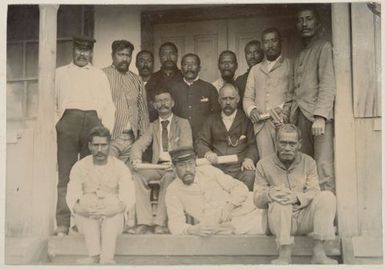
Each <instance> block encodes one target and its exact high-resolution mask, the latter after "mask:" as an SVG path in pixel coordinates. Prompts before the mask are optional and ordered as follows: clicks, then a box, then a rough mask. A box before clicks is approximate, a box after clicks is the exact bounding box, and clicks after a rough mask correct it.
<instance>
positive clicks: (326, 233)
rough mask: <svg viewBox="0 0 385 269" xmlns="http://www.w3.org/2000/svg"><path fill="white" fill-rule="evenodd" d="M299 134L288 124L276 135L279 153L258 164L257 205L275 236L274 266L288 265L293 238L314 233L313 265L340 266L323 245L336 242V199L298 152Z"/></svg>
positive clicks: (255, 200)
mask: <svg viewBox="0 0 385 269" xmlns="http://www.w3.org/2000/svg"><path fill="white" fill-rule="evenodd" d="M300 148H301V136H300V132H299V130H298V129H297V127H295V126H294V125H293V124H286V125H284V126H283V127H281V128H280V129H279V131H278V133H277V152H276V154H273V155H270V156H268V157H266V158H264V159H262V160H261V161H259V162H258V164H257V169H256V176H255V186H254V202H255V204H256V206H257V207H258V208H261V209H262V208H268V224H269V228H270V231H271V232H272V233H273V234H274V235H275V236H276V242H277V244H278V247H279V257H278V259H275V260H273V261H272V264H289V263H290V262H291V249H292V245H293V243H294V237H293V236H292V235H300V234H302V235H304V234H309V233H312V236H313V239H314V247H313V256H312V259H311V262H312V263H314V264H337V261H336V260H333V259H330V258H328V257H327V256H326V254H325V250H324V247H323V243H324V241H325V240H334V239H335V234H334V227H333V221H334V218H335V214H336V198H335V196H334V194H333V193H331V192H329V191H323V192H321V191H320V187H319V182H318V174H317V166H316V164H315V162H314V160H313V159H312V158H311V157H310V156H308V155H306V154H304V153H301V152H299V151H298V150H299V149H300Z"/></svg>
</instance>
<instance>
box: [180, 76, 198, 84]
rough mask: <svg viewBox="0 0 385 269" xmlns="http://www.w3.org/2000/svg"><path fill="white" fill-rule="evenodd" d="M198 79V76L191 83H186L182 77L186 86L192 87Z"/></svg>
mask: <svg viewBox="0 0 385 269" xmlns="http://www.w3.org/2000/svg"><path fill="white" fill-rule="evenodd" d="M198 79H199V76H197V77H196V78H195V79H194V80H193V81H192V82H188V81H187V80H186V79H185V78H184V77H183V81H184V82H185V83H186V84H187V85H189V86H191V85H193V84H194V82H195V81H197V80H198Z"/></svg>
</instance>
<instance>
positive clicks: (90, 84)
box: [55, 63, 115, 131]
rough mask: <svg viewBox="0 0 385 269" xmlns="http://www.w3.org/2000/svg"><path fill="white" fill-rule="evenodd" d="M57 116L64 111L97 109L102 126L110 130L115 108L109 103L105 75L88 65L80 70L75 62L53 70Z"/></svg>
mask: <svg viewBox="0 0 385 269" xmlns="http://www.w3.org/2000/svg"><path fill="white" fill-rule="evenodd" d="M55 88H56V89H55V90H56V102H57V103H56V107H57V110H56V112H57V117H58V119H60V117H61V116H62V115H63V113H64V111H65V110H66V109H80V110H96V112H97V114H98V117H99V118H100V119H101V121H102V123H103V125H104V126H105V127H107V128H108V129H109V130H110V131H112V129H113V127H114V122H115V105H114V102H113V101H112V96H111V91H110V84H109V82H108V79H107V76H106V75H105V74H104V72H103V71H102V70H100V69H97V68H95V67H93V66H92V65H91V64H88V65H86V66H84V67H79V66H77V65H75V64H74V63H70V64H69V65H65V66H62V67H59V68H57V69H56V81H55Z"/></svg>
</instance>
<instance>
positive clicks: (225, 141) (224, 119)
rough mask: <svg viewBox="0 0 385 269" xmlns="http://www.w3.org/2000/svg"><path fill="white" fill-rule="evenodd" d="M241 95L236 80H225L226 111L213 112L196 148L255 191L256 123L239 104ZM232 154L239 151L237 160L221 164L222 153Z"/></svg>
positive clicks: (223, 98) (221, 93)
mask: <svg viewBox="0 0 385 269" xmlns="http://www.w3.org/2000/svg"><path fill="white" fill-rule="evenodd" d="M239 99H240V98H239V93H238V89H237V88H236V87H235V86H234V85H232V84H224V86H223V87H222V88H221V89H220V90H219V99H218V101H219V104H220V105H221V108H222V111H221V112H220V113H216V114H213V115H211V116H209V118H208V119H207V120H206V122H205V123H204V124H203V126H202V128H201V131H200V133H199V134H198V138H197V140H196V144H195V148H196V152H197V154H198V157H205V158H206V159H208V160H209V161H210V162H211V163H212V164H213V165H215V166H217V167H218V168H219V169H221V170H222V171H223V172H225V173H226V174H228V175H231V176H232V177H234V178H236V179H239V180H240V181H242V182H243V183H245V184H246V185H247V187H248V188H249V190H250V191H252V190H253V186H254V178H255V165H254V164H255V163H256V162H257V159H258V153H257V147H256V145H255V136H254V130H253V124H252V123H251V121H250V120H249V119H248V118H247V117H246V115H245V113H244V112H243V111H242V110H241V109H238V108H237V107H238V103H239ZM231 154H237V155H238V162H237V163H234V164H223V165H217V161H218V156H222V155H231Z"/></svg>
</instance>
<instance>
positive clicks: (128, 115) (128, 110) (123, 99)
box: [103, 40, 148, 139]
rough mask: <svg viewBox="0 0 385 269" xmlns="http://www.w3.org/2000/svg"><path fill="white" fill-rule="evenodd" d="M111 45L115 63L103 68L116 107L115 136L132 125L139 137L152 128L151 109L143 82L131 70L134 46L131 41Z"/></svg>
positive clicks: (113, 135)
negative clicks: (149, 124) (150, 122)
mask: <svg viewBox="0 0 385 269" xmlns="http://www.w3.org/2000/svg"><path fill="white" fill-rule="evenodd" d="M111 48H112V53H111V56H112V65H111V66H108V67H105V68H103V71H104V73H106V75H107V77H108V80H109V82H110V86H111V93H112V98H113V100H114V103H115V107H116V112H115V126H114V129H113V131H112V139H116V138H118V137H119V136H120V135H121V134H122V133H123V132H124V131H126V130H128V129H129V128H131V129H132V131H133V132H134V136H135V138H138V137H139V136H140V135H142V134H143V133H144V131H145V130H146V129H147V127H148V111H147V103H146V93H145V89H144V85H143V82H142V80H141V79H140V78H139V76H137V75H135V74H134V73H132V72H131V71H129V66H130V63H131V57H132V52H133V50H134V46H133V45H132V44H131V43H130V42H129V41H127V40H115V41H114V42H112V46H111Z"/></svg>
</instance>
